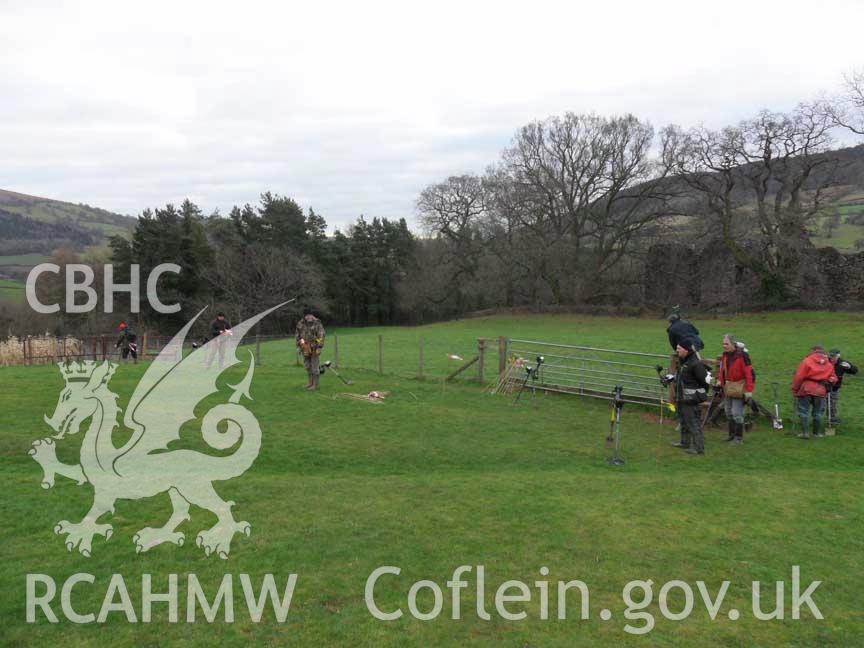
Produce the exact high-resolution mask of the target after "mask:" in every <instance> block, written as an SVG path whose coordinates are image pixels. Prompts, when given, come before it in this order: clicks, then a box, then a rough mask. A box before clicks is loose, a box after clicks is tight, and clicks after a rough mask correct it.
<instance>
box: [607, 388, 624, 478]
mask: <svg viewBox="0 0 864 648" xmlns="http://www.w3.org/2000/svg"><path fill="white" fill-rule="evenodd" d="M621 392H622V387H621V385H615V389H613V390H612V410H611V413H610V417H609V436H607V437H606V443H607V444H611V445H612V448H613V450H612V456H611V457H609V464H610V465H612V466H623V465H624V459H623V458H622V457H621V410H622V409H623V408H624V398H623V396H622V394H621Z"/></svg>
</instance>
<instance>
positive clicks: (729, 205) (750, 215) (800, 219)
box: [663, 104, 838, 293]
mask: <svg viewBox="0 0 864 648" xmlns="http://www.w3.org/2000/svg"><path fill="white" fill-rule="evenodd" d="M831 127H832V121H831V119H830V117H829V116H828V115H827V114H826V113H825V112H824V110H822V109H821V108H820V107H818V106H815V105H811V104H802V105H800V106H798V107H797V108H796V109H795V110H794V111H792V112H790V113H788V114H784V113H774V112H769V111H764V112H761V113H760V114H759V115H757V116H756V117H755V118H753V119H749V120H746V121H743V122H741V123H740V124H739V125H738V126H735V127H727V128H724V129H721V130H710V129H707V128H694V129H692V130H690V131H688V132H683V131H681V129H679V128H677V127H670V128H668V129H666V131H665V132H664V135H663V139H664V141H665V146H664V155H665V156H666V158H667V161H668V163H669V164H670V165H671V166H674V167H675V168H676V169H677V171H678V172H679V174H680V178H681V179H682V180H683V181H684V183H685V184H686V185H688V186H689V187H690V188H691V189H692V190H695V191H696V192H697V195H699V196H700V197H701V204H700V205H699V208H700V211H701V212H703V213H707V214H708V215H710V216H711V217H712V218H713V220H714V221H715V222H716V223H717V224H718V225H719V232H720V235H721V237H722V239H723V243H724V244H725V245H726V246H727V248H728V249H729V250H730V251H731V252H732V254H733V256H734V258H735V260H736V262H737V263H739V264H740V265H742V266H744V267H747V268H749V269H751V270H752V271H754V272H756V273H757V274H758V275H759V276H760V278H761V279H762V282H763V288H764V289H765V290H766V291H767V292H772V293H776V292H778V291H779V292H784V291H785V290H786V289H787V288H789V287H793V288H794V287H795V279H794V274H795V269H796V268H797V262H798V260H799V257H800V253H801V251H802V250H803V249H804V248H806V247H807V246H808V245H809V237H808V224H809V223H810V222H811V221H812V219H813V218H814V217H815V216H816V215H817V214H819V212H820V210H821V209H822V207H823V205H824V202H825V199H826V194H827V192H828V190H829V188H830V187H831V186H832V184H833V176H834V173H835V172H836V169H837V166H838V161H837V159H836V157H834V156H832V155H830V154H829V151H830V149H831V145H832V139H831V135H830V129H831ZM753 243H755V245H753Z"/></svg>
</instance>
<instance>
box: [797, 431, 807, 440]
mask: <svg viewBox="0 0 864 648" xmlns="http://www.w3.org/2000/svg"><path fill="white" fill-rule="evenodd" d="M798 438H799V439H809V438H810V435H809V434H807V433H806V432H801V434H799V435H798Z"/></svg>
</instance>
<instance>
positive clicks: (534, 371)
mask: <svg viewBox="0 0 864 648" xmlns="http://www.w3.org/2000/svg"><path fill="white" fill-rule="evenodd" d="M544 361H545V358H544V357H543V356H537V364H536V365H534V366H533V367H530V366H528V367H525V379H524V380H523V381H522V385H521V386H520V387H519V392H518V393H517V394H516V398H514V399H513V404H514V405H516V403H518V402H519V399H520V398H522V392H523V391H525V386H526V385H527V384H528V381H529V380H530V381H531V395H532V396H534V395H535V392H536V390H535V389H534V384H535V383H536V382H537V377H538V376H539V375H540V365H542V364H543V362H544Z"/></svg>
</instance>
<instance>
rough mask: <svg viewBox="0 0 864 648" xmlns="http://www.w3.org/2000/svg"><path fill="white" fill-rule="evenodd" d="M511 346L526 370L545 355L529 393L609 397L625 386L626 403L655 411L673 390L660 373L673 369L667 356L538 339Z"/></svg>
mask: <svg viewBox="0 0 864 648" xmlns="http://www.w3.org/2000/svg"><path fill="white" fill-rule="evenodd" d="M508 346H509V349H508V351H509V355H510V357H511V358H513V357H514V356H515V357H516V358H521V359H522V361H523V363H525V364H526V365H528V366H532V367H534V366H536V362H537V358H538V357H543V362H542V363H541V364H540V365H539V369H538V370H537V372H536V377H529V380H528V383H527V384H526V389H528V388H533V389H542V390H546V391H554V392H563V393H568V394H579V395H581V396H590V397H592V398H605V399H611V397H612V391H613V389H614V388H615V386H616V385H621V387H622V388H623V390H622V395H623V399H624V401H625V402H628V403H638V404H643V405H653V406H655V407H657V406H660V405H662V404H664V403H666V402H667V401H668V399H669V391H668V389H667V388H666V387H663V386H662V385H661V384H660V380H659V378H658V375H657V367H662V368H663V370H664V371H665V368H666V367H667V366H668V365H669V360H670V356H668V355H661V354H657V353H641V352H638V351H621V350H618V349H601V348H597V347H588V346H577V345H573V344H554V343H552V342H540V341H537V340H519V339H510V341H509V345H508ZM524 378H525V375H522V376H521V377H520V376H519V375H518V374H514V375H513V378H512V379H511V380H515V381H518V382H520V384H521V382H522V380H524Z"/></svg>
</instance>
